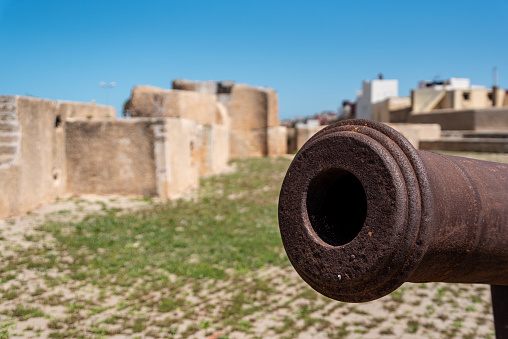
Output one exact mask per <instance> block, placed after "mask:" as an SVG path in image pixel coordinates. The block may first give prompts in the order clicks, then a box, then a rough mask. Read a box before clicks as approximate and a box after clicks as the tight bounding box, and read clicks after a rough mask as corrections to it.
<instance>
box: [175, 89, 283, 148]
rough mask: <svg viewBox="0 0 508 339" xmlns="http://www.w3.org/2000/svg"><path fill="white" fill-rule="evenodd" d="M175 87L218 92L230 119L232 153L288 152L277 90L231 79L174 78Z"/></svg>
mask: <svg viewBox="0 0 508 339" xmlns="http://www.w3.org/2000/svg"><path fill="white" fill-rule="evenodd" d="M173 89H175V90H181V91H189V92H190V91H194V92H196V93H200V94H215V95H216V100H218V101H219V102H220V103H222V104H223V105H224V107H225V108H226V110H227V113H228V116H229V118H230V119H231V131H230V156H231V157H232V158H246V157H253V156H266V155H270V156H277V155H282V154H286V153H287V146H286V142H284V143H282V142H281V138H284V137H285V135H286V131H285V127H282V128H281V127H280V126H279V111H278V97H277V92H275V90H273V89H271V88H265V87H252V86H248V85H245V84H236V83H234V82H231V81H222V82H212V81H188V80H184V79H178V80H175V81H173Z"/></svg>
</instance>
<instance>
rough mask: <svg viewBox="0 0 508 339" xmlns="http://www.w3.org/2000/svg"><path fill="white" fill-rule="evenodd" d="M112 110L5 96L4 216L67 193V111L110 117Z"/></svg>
mask: <svg viewBox="0 0 508 339" xmlns="http://www.w3.org/2000/svg"><path fill="white" fill-rule="evenodd" d="M111 109H112V108H109V107H105V106H98V105H90V104H81V103H69V102H65V103H62V102H58V101H52V100H45V99H38V98H31V97H20V96H0V121H1V123H0V159H2V160H1V161H0V217H6V216H9V215H15V214H20V213H24V212H26V211H29V210H30V209H32V208H34V207H36V206H37V205H39V204H41V203H45V202H49V201H52V200H54V199H55V198H57V197H61V196H64V195H65V194H66V193H67V185H66V182H67V166H66V155H65V149H66V145H65V138H66V130H65V120H66V117H67V115H68V114H74V115H82V116H88V115H90V114H92V117H93V116H105V115H108V114H111V112H113V113H114V109H113V110H112V111H111ZM114 116H115V114H113V115H112V117H113V118H114Z"/></svg>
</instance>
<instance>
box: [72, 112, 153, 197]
mask: <svg viewBox="0 0 508 339" xmlns="http://www.w3.org/2000/svg"><path fill="white" fill-rule="evenodd" d="M154 123H157V120H154V121H152V120H148V119H142V120H140V119H132V120H130V119H126V120H115V121H108V120H95V121H86V120H73V119H72V120H71V119H69V120H68V121H67V126H66V128H67V133H66V140H65V142H66V145H67V147H66V157H67V169H68V176H67V184H68V191H69V192H72V193H74V194H82V193H96V194H123V195H140V196H155V195H157V184H156V178H155V175H156V174H155V173H156V171H155V170H156V166H155V154H154V145H155V133H154V129H153V124H154Z"/></svg>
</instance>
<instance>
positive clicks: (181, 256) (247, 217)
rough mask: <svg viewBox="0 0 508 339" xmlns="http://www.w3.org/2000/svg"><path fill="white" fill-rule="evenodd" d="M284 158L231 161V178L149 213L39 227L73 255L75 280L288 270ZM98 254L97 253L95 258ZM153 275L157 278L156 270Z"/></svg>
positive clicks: (208, 182)
mask: <svg viewBox="0 0 508 339" xmlns="http://www.w3.org/2000/svg"><path fill="white" fill-rule="evenodd" d="M288 165H289V160H287V159H271V158H262V159H247V160H241V161H237V162H236V166H237V171H236V172H235V173H233V174H229V175H222V176H216V177H212V178H209V179H205V180H202V182H201V188H200V190H199V196H198V199H197V200H198V201H197V202H194V201H185V200H179V201H176V202H168V203H167V204H160V205H156V206H154V208H153V209H150V210H144V211H139V212H134V213H132V214H128V215H125V214H119V213H117V210H114V209H108V208H106V207H104V208H103V212H104V214H103V215H100V214H95V215H89V216H87V217H85V219H84V220H82V221H81V222H78V223H74V224H71V225H70V226H69V225H68V224H64V223H60V222H55V221H50V222H48V223H47V224H46V225H45V226H44V230H46V231H49V232H51V233H52V234H53V236H54V237H55V238H56V239H57V240H58V244H59V246H60V247H61V248H60V250H65V251H66V252H67V253H69V254H70V255H71V256H72V257H73V258H74V260H73V262H72V263H69V264H68V268H69V269H70V270H71V272H72V274H71V277H72V278H73V279H75V280H85V279H87V280H88V279H90V280H92V281H94V282H98V283H100V282H106V281H107V282H108V283H111V277H112V276H115V277H116V282H117V283H118V284H130V283H131V282H132V281H133V280H135V279H138V278H143V279H147V277H153V278H154V279H163V278H164V274H161V273H160V272H169V273H173V274H177V275H180V276H185V277H192V278H212V279H222V278H224V277H226V276H227V275H228V274H229V273H231V272H233V273H247V272H249V271H251V270H255V269H258V268H260V267H262V266H263V265H266V264H271V265H280V266H284V265H288V261H287V259H286V256H285V254H284V252H283V248H282V242H281V239H280V235H279V230H278V227H277V199H278V194H279V190H280V186H281V183H282V179H283V175H284V173H285V170H286V169H287V167H288ZM98 253H100V255H97V254H98ZM156 272H159V273H156Z"/></svg>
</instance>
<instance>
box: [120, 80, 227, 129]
mask: <svg viewBox="0 0 508 339" xmlns="http://www.w3.org/2000/svg"><path fill="white" fill-rule="evenodd" d="M130 100H131V103H130V106H129V112H130V114H131V116H132V117H145V118H152V117H164V118H182V119H188V120H194V121H197V122H198V123H200V124H210V125H211V124H220V125H226V124H227V123H228V121H227V115H224V108H223V107H221V105H220V104H219V103H218V102H217V97H216V95H215V94H201V93H197V92H191V91H183V90H165V89H162V88H157V87H152V86H136V87H134V88H133V89H132V94H131V99H130Z"/></svg>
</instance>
